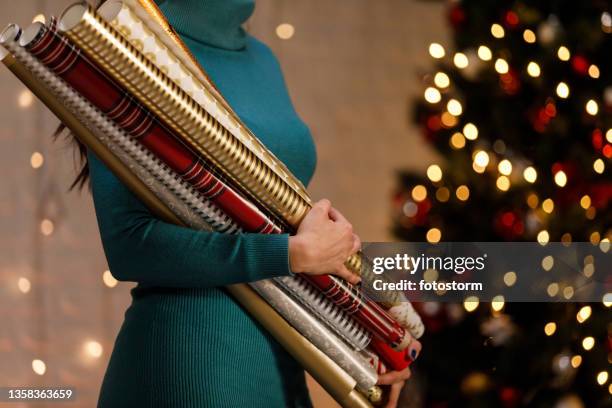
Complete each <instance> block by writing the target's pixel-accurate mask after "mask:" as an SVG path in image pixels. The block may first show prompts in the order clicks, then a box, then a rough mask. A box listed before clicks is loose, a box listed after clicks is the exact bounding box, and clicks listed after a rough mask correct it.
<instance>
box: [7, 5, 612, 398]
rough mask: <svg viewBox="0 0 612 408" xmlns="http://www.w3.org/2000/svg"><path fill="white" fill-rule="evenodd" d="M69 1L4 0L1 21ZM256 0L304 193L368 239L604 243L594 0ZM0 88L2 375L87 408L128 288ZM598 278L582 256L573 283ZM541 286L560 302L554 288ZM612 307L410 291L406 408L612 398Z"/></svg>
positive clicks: (566, 292)
mask: <svg viewBox="0 0 612 408" xmlns="http://www.w3.org/2000/svg"><path fill="white" fill-rule="evenodd" d="M71 2H72V1H70V0H22V1H19V2H7V1H4V2H1V3H0V16H2V20H4V21H3V22H2V24H5V23H9V22H15V23H18V24H21V25H23V26H25V25H27V24H29V22H30V21H32V18H33V17H34V16H35V15H37V14H39V13H42V14H45V15H49V14H56V15H57V14H59V13H60V12H61V10H62V9H63V8H64V7H65V6H66V5H68V4H70V3H71ZM256 4H257V5H256V11H255V14H254V16H253V17H252V18H251V20H249V22H248V23H247V29H248V31H249V32H250V33H251V34H253V35H254V36H256V37H258V38H260V39H261V40H262V41H264V42H265V43H267V44H268V45H269V46H270V47H271V48H272V49H273V50H274V52H275V53H276V55H277V56H278V58H279V60H280V63H281V65H282V67H283V70H284V72H285V76H286V81H287V83H288V87H289V90H290V92H291V95H292V97H293V100H294V103H295V106H296V108H297V111H298V112H299V114H300V115H301V116H302V117H303V119H304V120H305V122H306V123H307V124H308V125H309V126H310V128H311V131H312V133H313V136H314V138H315V141H316V144H317V150H318V156H319V162H318V168H317V172H316V174H315V178H314V180H313V182H312V184H311V186H310V187H309V190H310V191H311V193H312V196H313V197H315V198H323V197H327V198H329V199H330V200H331V201H332V202H333V203H334V204H335V205H336V206H337V207H338V208H340V209H341V210H342V211H343V212H344V213H345V214H346V215H347V217H348V218H349V219H350V220H351V221H352V223H353V224H354V226H355V229H356V230H357V231H358V232H359V234H360V236H361V238H362V240H364V241H387V240H394V239H401V240H412V241H429V242H437V241H444V240H455V241H470V240H482V241H503V240H508V241H513V240H514V241H516V240H519V241H535V240H537V241H539V242H541V243H542V244H546V242H549V241H564V242H570V241H572V240H574V241H590V242H592V243H593V244H594V245H601V248H602V250H606V248H609V242H610V238H611V232H610V228H611V226H612V223H611V216H612V215H611V213H612V212H611V211H609V208H610V202H611V200H612V186H611V184H610V170H609V169H610V166H611V165H612V163H610V161H611V158H612V131H611V130H610V127H611V126H612V123H611V115H610V112H611V109H612V87H611V84H610V75H611V68H612V67H611V61H610V55H612V49H611V48H610V45H611V40H610V38H611V35H612V34H611V33H612V17H611V16H610V11H611V10H610V3H609V2H607V1H601V0H593V1H585V2H571V3H570V2H564V1H558V2H555V1H538V2H536V1H484V0H483V1H474V0H463V1H452V2H447V1H427V0H422V1H413V0H352V1H348V0H336V1H326V0H310V1H300V2H297V1H289V0H257V3H256ZM0 68H2V67H0ZM0 85H1V89H2V90H3V97H4V103H3V104H2V106H3V109H1V110H0V158H1V160H0V169H1V172H2V174H3V175H4V177H3V182H2V187H1V188H0V198H1V199H0V223H1V226H2V228H1V230H0V244H1V248H2V249H1V250H0V320H1V321H2V325H1V326H0V361H1V364H0V386H22V385H30V386H58V385H65V386H72V387H75V388H76V389H77V390H78V401H77V402H75V403H73V404H72V406H79V407H81V406H82V407H90V406H94V405H95V401H96V399H97V394H98V390H99V386H100V383H101V379H102V375H103V373H104V370H105V368H106V364H107V361H108V358H109V356H110V352H111V350H112V346H113V342H114V339H115V336H116V334H117V331H118V329H119V327H120V325H121V322H122V319H123V313H124V311H125V309H126V308H127V306H128V305H129V302H130V299H129V289H130V288H131V285H129V284H123V283H121V284H118V283H117V281H115V280H114V279H113V277H112V275H111V273H110V272H109V271H108V270H107V265H106V261H105V259H104V255H103V252H102V247H101V243H100V241H99V237H98V231H97V225H96V221H95V215H94V211H93V206H92V202H91V197H90V195H89V193H88V192H86V191H84V192H83V193H80V194H79V193H76V192H72V193H68V192H67V189H68V186H69V184H70V182H71V180H72V179H73V177H74V169H75V164H74V156H73V151H72V148H71V146H69V145H68V143H67V142H64V141H59V142H55V143H53V142H52V140H51V136H50V135H51V133H52V132H53V130H54V128H55V126H56V124H57V121H56V119H55V118H54V117H53V116H52V115H51V114H50V113H49V112H48V111H47V110H46V109H45V108H44V106H42V105H41V104H40V103H39V102H37V101H36V100H35V98H34V97H33V96H32V95H31V94H30V93H29V92H28V91H27V90H26V89H24V88H23V87H22V86H21V85H20V83H19V82H18V81H17V80H16V79H15V78H14V77H12V75H11V74H10V73H9V72H8V70H5V69H4V68H2V69H0ZM606 244H607V245H608V246H607V247H606ZM534 267H544V268H545V267H547V266H546V265H544V264H543V265H542V266H540V265H534ZM607 267H608V269H609V267H610V266H609V265H608V266H607ZM602 271H603V273H605V271H606V266H605V265H603V266H601V265H594V264H593V263H592V262H590V260H589V259H585V260H584V271H583V274H584V279H590V278H593V277H597V276H598V275H597V274H601V273H602ZM608 272H609V270H608ZM516 279H520V277H517V276H516V274H513V273H511V272H509V273H508V274H507V275H506V276H505V277H504V282H505V283H506V284H507V285H509V286H511V285H512V284H513V282H515V281H516ZM548 289H549V290H548V293H549V295H550V296H551V298H553V297H559V298H560V297H562V298H564V299H565V300H567V301H571V297H572V291H573V288H572V287H571V286H569V285H567V284H565V283H564V282H552V283H551V286H549V288H548ZM611 305H612V302H611V299H608V298H606V299H602V302H601V303H599V304H590V305H587V304H576V303H565V304H555V305H547V304H539V305H516V304H515V305H510V304H505V303H504V301H503V299H498V301H497V302H493V303H487V304H481V303H479V302H478V300H477V299H476V300H475V301H474V300H473V301H471V302H468V303H464V304H437V303H427V304H422V305H418V307H419V309H420V312H421V313H422V315H423V317H424V320H425V321H426V324H427V330H428V333H427V335H426V337H425V339H424V340H423V343H424V344H425V349H424V352H423V354H422V356H421V358H420V360H419V362H418V364H417V365H416V367H415V369H414V372H415V375H414V379H413V380H412V381H411V382H410V384H409V387H408V388H407V390H406V392H405V393H404V394H403V396H402V402H401V406H403V407H433V408H447V407H504V408H512V407H519V406H528V407H555V408H586V407H588V408H591V407H608V406H612V385H611V383H610V378H609V374H612V372H611V367H610V364H612V354H611V352H612V326H610V322H611V320H612V319H611V317H612V314H611V313H610V309H609V307H610V306H611ZM311 387H312V390H313V401H314V403H315V406H317V407H333V406H335V405H334V403H333V402H332V401H331V399H330V398H329V397H328V396H327V395H326V394H325V393H324V392H323V391H322V390H321V389H320V388H319V387H318V386H317V385H316V384H313V383H311ZM0 405H1V404H0ZM50 405H51V404H50ZM10 406H11V407H18V406H20V405H19V404H11V405H10ZM21 406H24V407H25V406H27V404H22V405H21ZM37 406H44V404H38V405H37Z"/></svg>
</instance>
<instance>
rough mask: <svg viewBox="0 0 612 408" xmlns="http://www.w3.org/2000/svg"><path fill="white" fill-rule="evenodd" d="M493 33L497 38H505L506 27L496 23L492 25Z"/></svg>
mask: <svg viewBox="0 0 612 408" xmlns="http://www.w3.org/2000/svg"><path fill="white" fill-rule="evenodd" d="M491 34H492V35H493V37H495V38H504V35H505V34H506V33H505V31H504V27H502V26H501V25H499V24H497V23H495V24H493V25H491Z"/></svg>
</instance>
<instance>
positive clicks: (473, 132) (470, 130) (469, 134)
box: [463, 123, 478, 140]
mask: <svg viewBox="0 0 612 408" xmlns="http://www.w3.org/2000/svg"><path fill="white" fill-rule="evenodd" d="M463 135H464V136H465V138H466V139H468V140H476V139H477V138H478V128H477V127H476V125H474V124H473V123H466V124H465V125H464V126H463Z"/></svg>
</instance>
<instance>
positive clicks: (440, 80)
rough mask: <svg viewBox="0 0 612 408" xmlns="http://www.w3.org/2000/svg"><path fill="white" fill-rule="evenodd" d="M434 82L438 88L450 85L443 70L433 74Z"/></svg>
mask: <svg viewBox="0 0 612 408" xmlns="http://www.w3.org/2000/svg"><path fill="white" fill-rule="evenodd" d="M434 84H436V86H437V87H438V88H448V86H449V85H450V78H449V77H448V75H446V74H445V73H444V72H438V73H436V75H434Z"/></svg>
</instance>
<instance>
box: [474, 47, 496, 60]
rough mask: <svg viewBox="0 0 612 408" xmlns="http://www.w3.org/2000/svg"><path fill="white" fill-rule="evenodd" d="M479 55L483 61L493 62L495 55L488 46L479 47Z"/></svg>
mask: <svg viewBox="0 0 612 408" xmlns="http://www.w3.org/2000/svg"><path fill="white" fill-rule="evenodd" d="M477 54H478V58H480V59H481V60H483V61H491V59H492V58H493V53H492V52H491V49H490V48H489V47H487V46H486V45H481V46H480V47H478V51H477Z"/></svg>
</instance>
